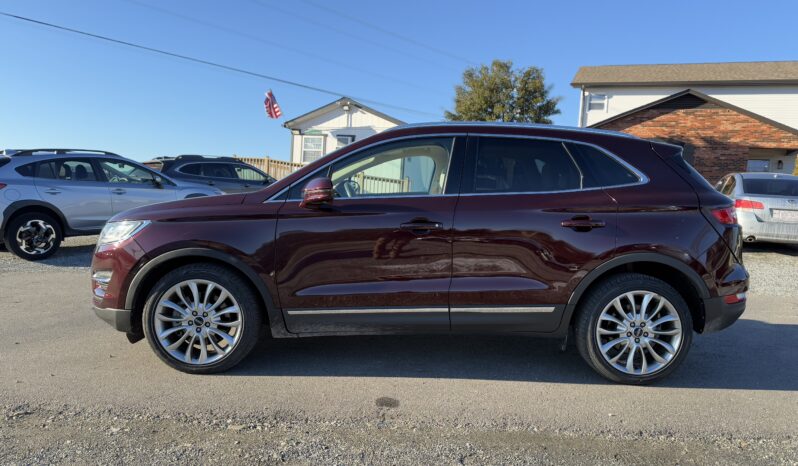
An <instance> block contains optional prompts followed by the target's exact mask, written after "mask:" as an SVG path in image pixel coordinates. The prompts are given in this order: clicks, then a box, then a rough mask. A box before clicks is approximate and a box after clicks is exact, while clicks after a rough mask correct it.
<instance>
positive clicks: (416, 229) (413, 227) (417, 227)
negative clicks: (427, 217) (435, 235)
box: [399, 222, 443, 235]
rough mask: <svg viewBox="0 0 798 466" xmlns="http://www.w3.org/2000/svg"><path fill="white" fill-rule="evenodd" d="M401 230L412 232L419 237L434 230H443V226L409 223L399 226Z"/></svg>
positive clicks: (435, 223) (428, 223)
mask: <svg viewBox="0 0 798 466" xmlns="http://www.w3.org/2000/svg"><path fill="white" fill-rule="evenodd" d="M399 228H401V229H402V230H406V231H412V232H413V233H414V234H417V235H426V234H428V233H430V232H431V231H433V230H442V229H443V224H442V223H438V222H408V223H403V224H401V225H399Z"/></svg>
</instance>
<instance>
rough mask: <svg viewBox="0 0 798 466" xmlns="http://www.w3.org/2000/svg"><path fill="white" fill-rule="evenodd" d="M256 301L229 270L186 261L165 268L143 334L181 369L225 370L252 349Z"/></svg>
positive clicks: (256, 330)
mask: <svg viewBox="0 0 798 466" xmlns="http://www.w3.org/2000/svg"><path fill="white" fill-rule="evenodd" d="M261 321H262V320H261V309H260V304H259V301H258V299H257V297H256V295H255V293H254V292H253V291H252V289H251V288H250V286H249V285H248V284H247V283H246V282H245V280H244V279H243V278H241V277H240V276H239V275H238V274H237V273H235V272H234V271H233V270H231V269H228V268H226V267H223V266H219V265H215V264H190V265H186V266H183V267H180V268H177V269H175V270H173V271H171V272H169V273H167V274H166V275H165V276H164V277H163V278H161V279H160V280H159V281H158V283H157V284H156V285H155V286H154V287H153V289H152V291H151V292H150V295H149V297H148V299H147V302H146V304H145V307H144V315H143V323H144V334H145V336H146V337H147V341H148V342H149V344H150V346H151V347H152V349H153V350H154V351H155V353H156V354H157V355H158V356H159V357H160V358H161V359H162V360H163V361H164V362H166V363H167V364H169V365H170V366H172V367H174V368H175V369H178V370H180V371H183V372H189V373H198V374H210V373H215V372H222V371H225V370H228V369H230V368H232V367H233V366H235V365H236V364H238V363H239V362H240V361H241V360H242V359H244V357H246V355H247V354H249V352H250V351H252V348H254V346H255V344H256V343H257V341H258V335H259V333H260V328H261Z"/></svg>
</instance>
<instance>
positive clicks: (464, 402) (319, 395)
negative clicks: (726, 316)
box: [0, 237, 798, 464]
mask: <svg viewBox="0 0 798 466" xmlns="http://www.w3.org/2000/svg"><path fill="white" fill-rule="evenodd" d="M95 240H96V238H93V237H91V238H74V239H69V240H68V241H67V243H66V244H65V245H64V249H63V250H62V251H61V252H59V253H58V254H57V255H56V256H55V257H53V258H51V259H49V260H47V261H43V262H42V263H27V262H24V261H21V260H18V259H16V258H14V257H12V256H11V255H10V254H9V253H7V252H0V316H2V317H3V324H2V325H3V326H2V328H3V330H4V334H5V337H4V338H2V339H0V372H1V373H2V377H0V464H30V463H69V464H74V463H79V464H85V463H103V464H107V463H121V462H136V463H139V462H140V463H153V464H160V463H164V464H165V463H176V462H180V463H209V462H213V461H227V462H229V461H246V462H268V463H275V462H289V463H314V464H316V463H324V464H328V463H333V464H342V463H391V464H418V463H436V464H437V463H459V464H484V463H536V464H540V463H543V464H596V463H602V464H629V463H641V462H647V463H680V464H681V463H702V464H705V463H717V464H752V463H769V464H798V429H796V427H795V426H796V424H795V418H796V415H798V353H796V352H795V342H796V341H798V287H795V286H794V285H793V284H792V278H793V277H794V276H795V274H796V272H798V248H793V247H784V246H759V245H757V246H754V247H747V248H746V253H745V263H746V266H747V267H748V269H749V271H750V272H751V275H752V282H751V283H752V285H751V295H750V301H749V306H748V310H747V311H746V314H745V315H744V316H743V319H741V320H740V321H739V322H738V323H736V324H735V325H734V326H732V327H731V328H729V329H728V330H726V331H724V332H720V333H716V334H711V335H705V336H699V337H697V338H696V339H695V340H694V346H693V348H692V349H691V352H690V354H689V356H688V358H687V360H686V362H685V364H684V365H683V366H682V367H681V368H680V369H679V370H677V371H676V372H675V373H674V374H673V375H672V376H671V377H670V378H668V379H667V380H665V381H664V382H663V383H661V384H658V385H655V386H651V387H629V386H620V385H615V384H611V383H608V382H606V381H604V380H603V379H601V378H599V377H598V376H597V375H596V374H594V373H593V372H592V371H591V370H590V369H589V368H587V366H586V365H585V364H584V363H583V362H582V361H581V359H580V358H579V355H578V354H577V353H576V352H575V350H573V349H569V350H568V351H567V352H565V353H561V352H560V351H559V350H558V345H557V342H555V341H549V340H535V339H528V338H523V337H496V336H483V337H479V336H473V337H472V336H455V337H440V336H412V337H411V336H407V337H402V336H397V337H353V338H317V339H303V340H278V341H272V340H269V341H266V342H264V343H263V344H262V345H261V346H260V348H259V349H258V351H256V353H255V354H253V355H252V356H251V357H249V358H248V359H247V360H246V361H244V363H243V364H242V365H241V366H240V367H238V368H236V369H235V370H234V371H231V372H230V373H227V374H223V375H217V376H189V375H186V374H182V373H179V372H176V371H173V370H171V369H169V368H168V367H166V366H165V365H164V364H162V363H161V362H160V361H158V360H157V358H156V357H155V356H154V355H153V354H152V352H151V351H150V349H149V347H148V346H147V344H146V342H140V343H138V344H135V345H130V344H128V343H127V341H126V340H125V338H124V336H123V335H122V334H119V333H117V332H114V331H113V330H112V329H111V328H110V327H108V326H107V325H106V324H105V323H104V322H101V321H99V320H98V319H97V318H96V317H94V316H93V315H92V313H91V311H90V310H89V298H88V294H89V292H88V266H89V263H90V255H91V251H92V250H93V247H94V241H95Z"/></svg>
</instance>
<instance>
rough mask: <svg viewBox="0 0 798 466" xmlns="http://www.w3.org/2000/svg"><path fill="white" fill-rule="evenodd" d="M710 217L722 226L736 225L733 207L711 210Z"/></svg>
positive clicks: (735, 213) (735, 212)
mask: <svg viewBox="0 0 798 466" xmlns="http://www.w3.org/2000/svg"><path fill="white" fill-rule="evenodd" d="M712 215H713V216H714V217H715V218H716V219H718V221H719V222H720V223H722V224H724V225H734V224H736V223H737V211H735V210H734V207H723V208H720V209H712Z"/></svg>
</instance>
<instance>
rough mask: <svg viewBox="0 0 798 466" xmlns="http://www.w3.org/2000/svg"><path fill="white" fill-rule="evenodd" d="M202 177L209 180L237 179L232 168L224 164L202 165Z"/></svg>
mask: <svg viewBox="0 0 798 466" xmlns="http://www.w3.org/2000/svg"><path fill="white" fill-rule="evenodd" d="M202 175H203V176H207V177H210V178H232V179H236V178H238V176H236V174H235V172H234V171H233V169H232V167H230V165H227V164H224V163H203V164H202Z"/></svg>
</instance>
